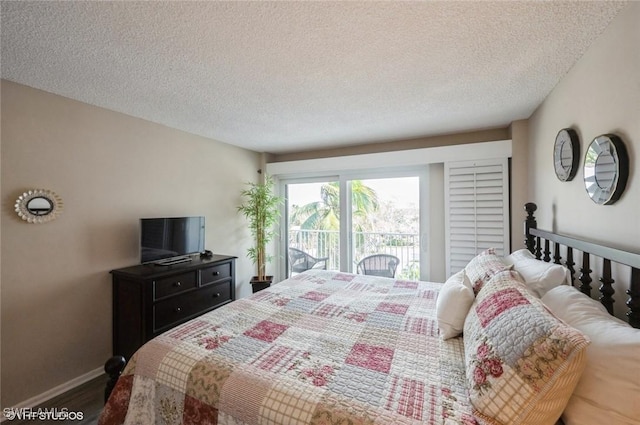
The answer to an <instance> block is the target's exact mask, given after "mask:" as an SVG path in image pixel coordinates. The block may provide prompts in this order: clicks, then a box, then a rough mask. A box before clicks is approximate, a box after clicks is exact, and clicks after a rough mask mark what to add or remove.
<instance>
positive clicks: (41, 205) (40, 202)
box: [27, 196, 53, 215]
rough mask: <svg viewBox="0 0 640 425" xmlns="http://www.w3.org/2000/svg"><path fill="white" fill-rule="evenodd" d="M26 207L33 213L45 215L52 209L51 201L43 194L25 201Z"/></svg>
mask: <svg viewBox="0 0 640 425" xmlns="http://www.w3.org/2000/svg"><path fill="white" fill-rule="evenodd" d="M27 209H28V210H29V212H30V213H31V214H33V215H47V214H50V213H51V211H53V202H51V201H50V200H49V199H47V198H45V197H44V196H38V197H37V198H33V199H31V200H30V201H29V202H27Z"/></svg>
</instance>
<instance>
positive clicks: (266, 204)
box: [238, 176, 282, 292]
mask: <svg viewBox="0 0 640 425" xmlns="http://www.w3.org/2000/svg"><path fill="white" fill-rule="evenodd" d="M247 185H248V187H247V188H246V189H244V190H243V191H242V192H240V195H241V196H242V198H243V203H242V205H240V206H239V207H238V211H239V212H240V213H242V214H243V215H244V216H245V217H246V218H247V219H248V220H249V229H250V230H251V234H252V235H253V237H254V246H253V247H251V248H249V250H248V252H247V256H248V257H249V258H251V260H252V261H253V263H254V264H256V266H257V275H256V276H254V277H253V278H252V279H251V285H252V288H253V292H256V291H259V290H261V289H264V288H266V287H268V286H269V285H271V282H272V281H273V276H267V275H266V267H267V262H269V261H271V256H269V255H267V252H266V251H267V244H268V243H269V242H270V241H271V240H272V239H273V237H274V236H275V235H276V231H275V227H274V226H275V224H276V223H277V222H278V218H279V217H280V210H279V206H280V204H281V203H282V198H280V197H279V196H276V195H275V194H274V193H273V180H272V179H271V177H269V176H266V177H265V179H264V182H262V183H247Z"/></svg>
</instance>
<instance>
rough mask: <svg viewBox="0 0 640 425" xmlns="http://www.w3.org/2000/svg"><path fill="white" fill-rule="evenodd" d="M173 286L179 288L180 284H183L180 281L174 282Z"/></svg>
mask: <svg viewBox="0 0 640 425" xmlns="http://www.w3.org/2000/svg"><path fill="white" fill-rule="evenodd" d="M173 286H175V287H176V288H179V287H180V286H182V283H181V282H179V281H178V282H176V283H174V284H173Z"/></svg>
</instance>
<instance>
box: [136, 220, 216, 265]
mask: <svg viewBox="0 0 640 425" xmlns="http://www.w3.org/2000/svg"><path fill="white" fill-rule="evenodd" d="M202 251H204V217H163V218H141V219H140V262H141V263H142V264H146V263H156V264H160V265H162V264H165V265H169V264H176V263H181V262H185V261H190V260H191V258H190V255H191V254H195V253H199V252H202Z"/></svg>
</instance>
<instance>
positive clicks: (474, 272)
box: [464, 248, 511, 294]
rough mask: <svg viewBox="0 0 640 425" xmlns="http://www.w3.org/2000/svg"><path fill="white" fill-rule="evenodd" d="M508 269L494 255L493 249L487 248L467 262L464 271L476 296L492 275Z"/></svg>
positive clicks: (500, 258)
mask: <svg viewBox="0 0 640 425" xmlns="http://www.w3.org/2000/svg"><path fill="white" fill-rule="evenodd" d="M510 267H511V266H510V265H508V264H507V263H506V262H505V261H504V259H503V258H502V257H500V256H498V255H496V252H495V249H494V248H489V249H487V250H485V251H483V252H481V253H480V254H478V255H476V256H475V257H474V258H473V259H472V260H471V261H469V264H467V265H466V267H465V268H464V271H465V273H466V275H467V277H468V278H469V281H470V282H471V286H472V287H473V292H474V293H475V294H477V293H478V292H479V291H480V289H482V286H484V284H485V283H487V282H488V281H489V280H490V279H491V278H492V277H493V275H494V274H496V273H498V272H500V271H502V270H507V269H509V268H510Z"/></svg>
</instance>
